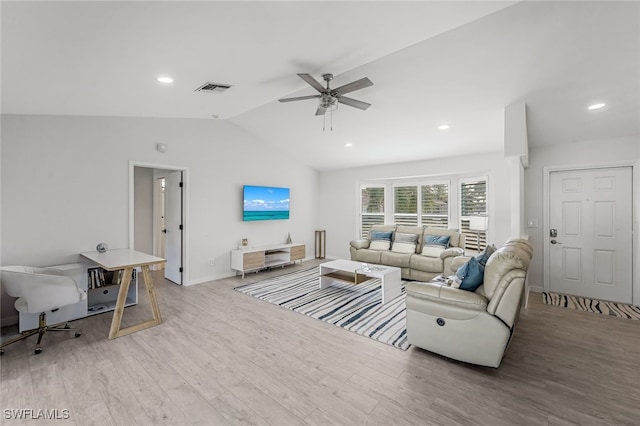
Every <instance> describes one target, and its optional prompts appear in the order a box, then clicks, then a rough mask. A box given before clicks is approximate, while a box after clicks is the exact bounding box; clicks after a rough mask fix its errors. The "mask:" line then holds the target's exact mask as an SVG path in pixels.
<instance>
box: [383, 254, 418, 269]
mask: <svg viewBox="0 0 640 426" xmlns="http://www.w3.org/2000/svg"><path fill="white" fill-rule="evenodd" d="M410 259H411V254H408V253H396V252H394V251H383V252H382V256H380V263H381V264H383V265H387V266H395V267H396V268H408V267H409V261H410Z"/></svg>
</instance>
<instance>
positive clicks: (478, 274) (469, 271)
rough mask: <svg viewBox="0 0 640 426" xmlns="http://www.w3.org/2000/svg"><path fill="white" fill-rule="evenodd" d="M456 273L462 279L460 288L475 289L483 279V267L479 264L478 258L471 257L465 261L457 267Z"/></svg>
mask: <svg viewBox="0 0 640 426" xmlns="http://www.w3.org/2000/svg"><path fill="white" fill-rule="evenodd" d="M456 275H457V276H458V278H460V280H462V283H461V284H460V288H461V289H462V290H468V291H476V289H477V288H478V287H480V285H482V281H483V280H484V267H483V266H482V265H480V262H478V259H476V258H475V257H472V258H471V259H469V261H468V262H467V263H465V264H464V265H462V266H461V267H460V268H458V270H457V271H456Z"/></svg>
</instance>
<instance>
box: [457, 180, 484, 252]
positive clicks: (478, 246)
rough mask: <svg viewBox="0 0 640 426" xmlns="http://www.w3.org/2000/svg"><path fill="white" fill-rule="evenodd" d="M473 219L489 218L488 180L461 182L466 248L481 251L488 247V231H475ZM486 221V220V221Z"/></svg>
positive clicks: (461, 226) (461, 220) (463, 231)
mask: <svg viewBox="0 0 640 426" xmlns="http://www.w3.org/2000/svg"><path fill="white" fill-rule="evenodd" d="M472 217H480V218H486V217H487V179H486V178H477V179H468V180H464V181H461V182H460V230H461V231H462V233H463V234H465V246H466V248H468V249H471V250H477V251H481V250H484V248H485V247H486V246H487V231H486V229H483V230H482V229H481V230H478V229H473V227H472V226H471V218H472ZM485 221H486V219H485Z"/></svg>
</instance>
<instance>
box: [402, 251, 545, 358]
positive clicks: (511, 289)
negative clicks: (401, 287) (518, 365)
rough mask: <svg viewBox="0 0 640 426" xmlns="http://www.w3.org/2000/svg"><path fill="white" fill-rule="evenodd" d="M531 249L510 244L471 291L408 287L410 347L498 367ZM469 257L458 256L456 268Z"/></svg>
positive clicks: (429, 285)
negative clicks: (478, 284) (477, 285)
mask: <svg viewBox="0 0 640 426" xmlns="http://www.w3.org/2000/svg"><path fill="white" fill-rule="evenodd" d="M532 256H533V249H532V246H531V244H530V243H529V241H528V240H525V239H512V240H509V241H507V242H505V243H504V245H503V246H502V247H500V248H499V249H498V250H496V251H495V252H494V253H493V254H491V256H490V257H489V259H488V260H487V262H486V266H485V267H484V271H483V274H484V276H483V280H482V284H481V285H480V286H479V287H478V288H477V289H476V290H475V291H467V290H462V289H461V288H454V287H453V286H450V285H447V284H446V283H441V282H430V283H424V282H411V283H407V285H406V293H407V295H406V301H407V338H408V340H409V343H411V344H412V345H416V346H418V347H420V348H423V349H426V350H428V351H431V352H435V353H438V354H440V355H444V356H447V357H449V358H453V359H457V360H459V361H464V362H469V363H473V364H478V365H485V366H489V367H498V366H499V365H500V362H501V361H502V357H503V355H504V353H505V352H506V350H507V347H508V345H509V342H510V341H511V337H512V336H513V332H514V330H515V326H516V323H517V322H518V317H519V314H520V306H521V305H522V300H523V297H524V292H525V280H526V277H527V269H528V267H529V263H530V262H531V258H532ZM467 260H469V258H465V257H460V258H457V259H456V261H455V262H454V266H453V267H455V266H456V265H460V264H464V263H465V262H466V261H467Z"/></svg>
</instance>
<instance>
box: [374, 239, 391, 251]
mask: <svg viewBox="0 0 640 426" xmlns="http://www.w3.org/2000/svg"><path fill="white" fill-rule="evenodd" d="M390 246H391V241H385V240H373V241H371V244H369V249H370V250H385V251H386V250H389V247H390Z"/></svg>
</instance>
